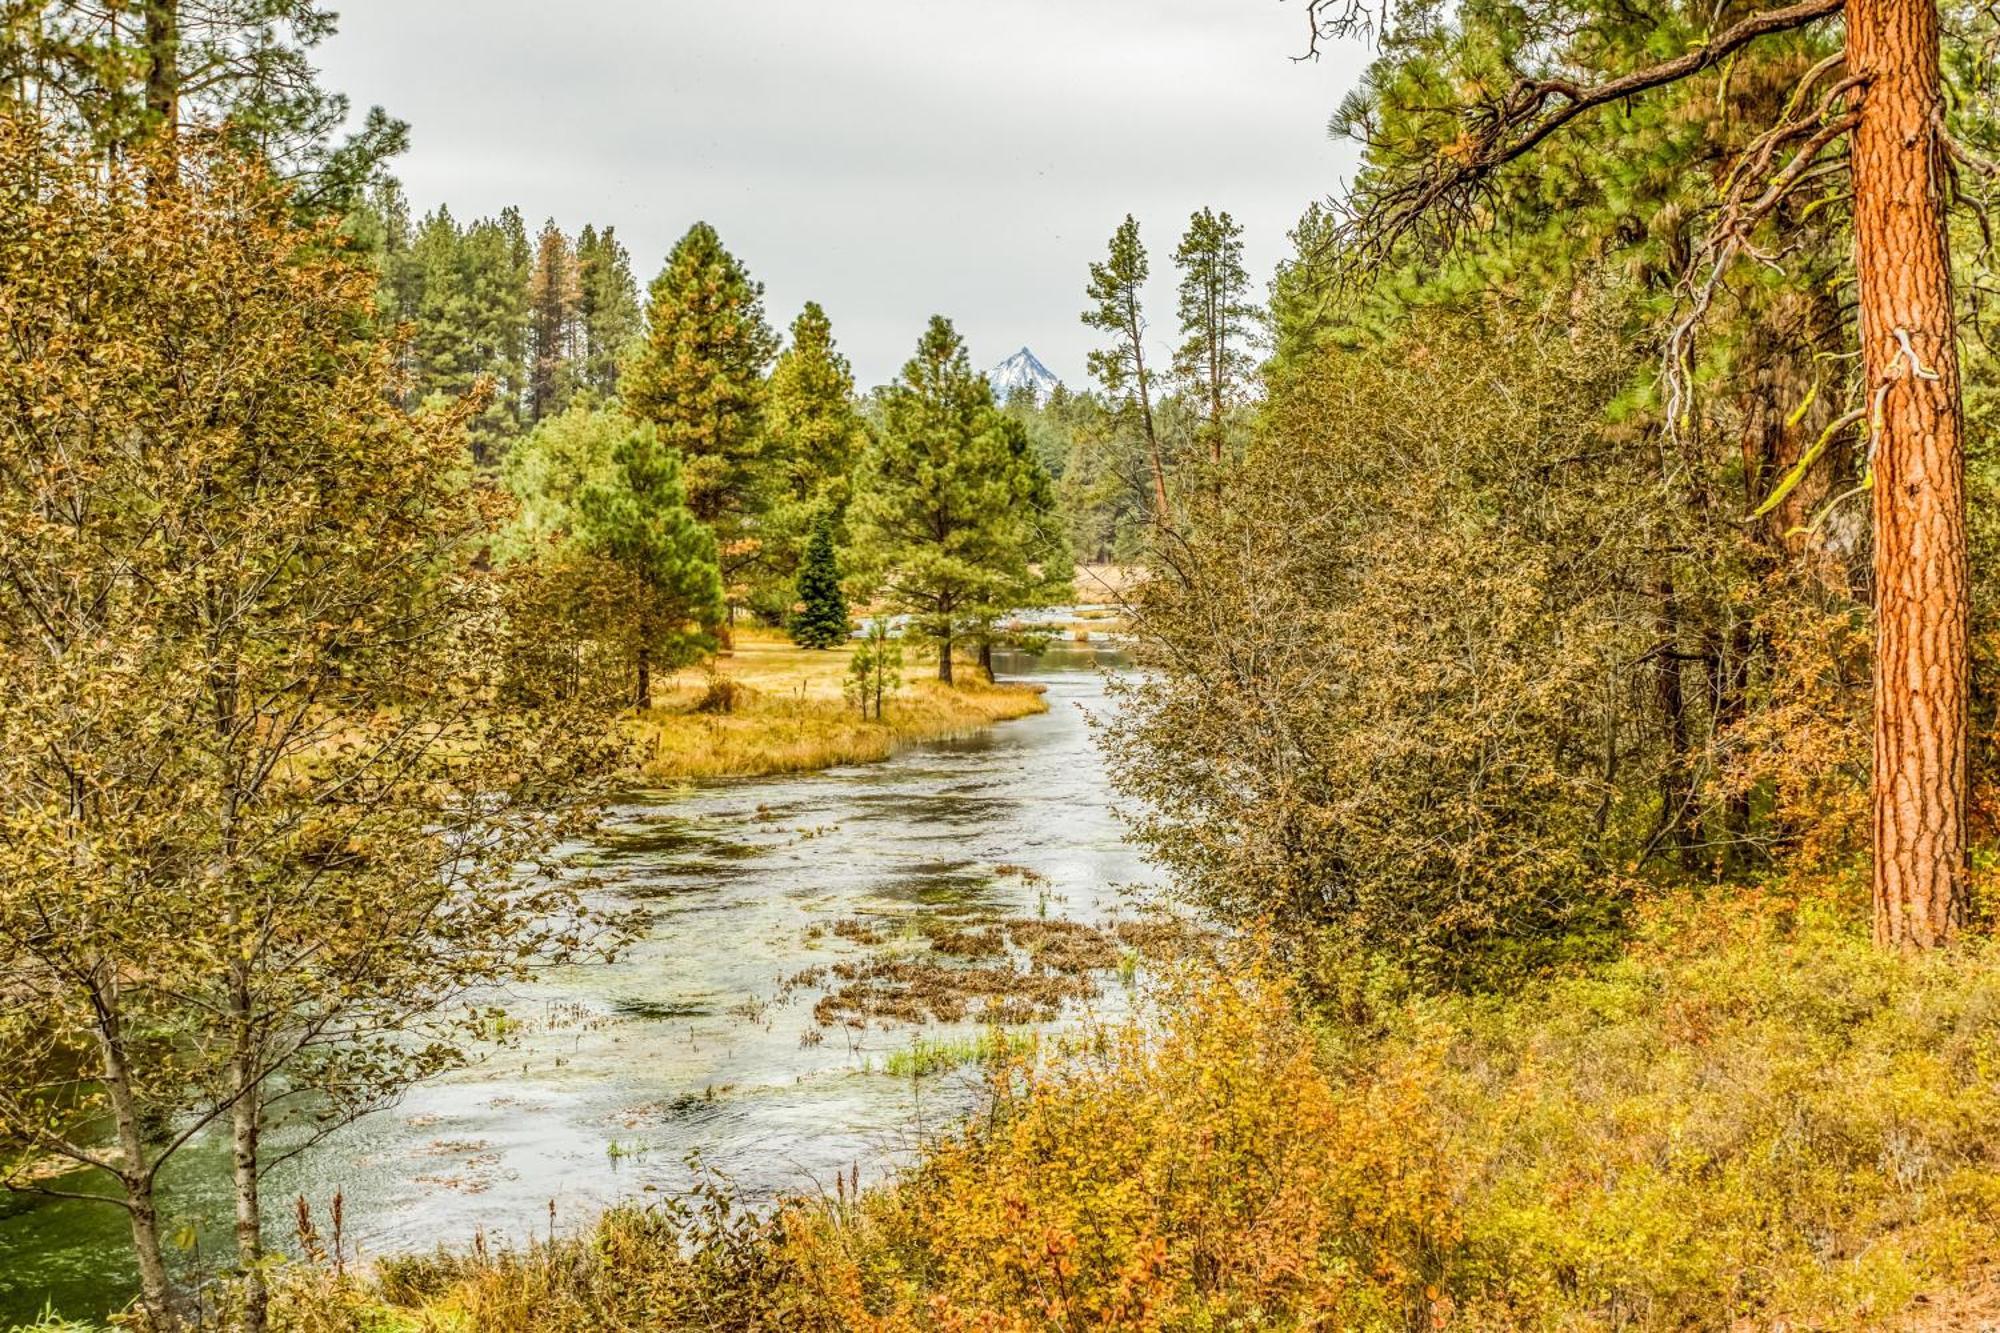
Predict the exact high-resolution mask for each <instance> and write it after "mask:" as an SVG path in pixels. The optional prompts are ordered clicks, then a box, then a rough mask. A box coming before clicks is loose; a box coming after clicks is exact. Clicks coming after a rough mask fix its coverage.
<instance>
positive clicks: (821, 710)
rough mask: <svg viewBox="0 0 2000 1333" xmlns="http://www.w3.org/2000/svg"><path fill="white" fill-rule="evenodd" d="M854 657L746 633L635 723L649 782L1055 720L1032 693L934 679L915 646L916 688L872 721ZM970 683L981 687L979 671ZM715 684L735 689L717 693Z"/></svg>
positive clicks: (863, 753)
mask: <svg viewBox="0 0 2000 1333" xmlns="http://www.w3.org/2000/svg"><path fill="white" fill-rule="evenodd" d="M852 651H853V650H852V649H851V648H849V647H846V646H842V647H839V648H830V649H827V650H825V651H819V652H816V651H813V650H811V649H806V648H799V647H796V646H795V645H793V644H792V643H791V642H789V641H788V640H786V639H784V638H783V637H782V636H779V635H777V634H773V633H770V632H768V631H759V630H743V631H739V632H738V633H737V636H736V646H735V649H734V651H732V652H730V653H728V654H726V655H724V656H722V657H719V658H717V659H716V660H715V662H714V663H713V664H712V666H711V667H709V668H695V669H690V670H688V671H684V672H682V673H680V674H679V675H678V676H675V677H674V678H673V679H672V680H670V681H669V682H668V683H667V687H666V689H665V691H664V697H663V698H662V700H661V703H660V705H659V706H658V707H655V708H654V709H653V710H652V711H651V712H649V713H648V714H646V715H645V717H643V718H642V719H640V720H639V722H638V723H637V724H636V725H637V726H638V728H639V729H640V733H641V734H640V739H641V744H642V749H643V752H644V753H645V755H646V756H647V757H646V759H645V761H644V764H643V767H642V773H643V775H644V776H645V778H646V779H647V780H648V781H651V782H659V783H670V782H679V781H684V780H687V779H692V778H719V777H760V776H764V775H767V774H774V773H805V772H811V771H814V770H817V769H822V768H833V767H836V766H838V765H841V764H865V763H874V762H876V761H878V760H882V759H887V758H888V757H889V756H890V755H892V754H894V753H895V752H896V751H897V750H899V749H901V748H902V747H904V746H906V745H912V744H918V743H921V742H924V741H935V740H943V739H946V738H949V737H953V736H968V735H972V734H973V733H975V732H978V731H981V730H983V729H984V728H986V727H989V726H992V725H993V724H994V723H996V722H1005V721H1009V720H1011V719H1014V718H1020V717H1026V716H1028V715H1030V714H1033V713H1045V712H1047V711H1048V704H1047V703H1046V702H1045V701H1044V700H1043V698H1042V693H1041V691H1040V690H1039V689H1037V688H1035V687H1033V686H1027V685H988V684H987V683H986V682H984V681H980V680H961V682H960V683H959V684H958V685H957V686H955V687H954V686H946V685H942V684H939V683H938V682H937V681H935V680H931V679H926V678H925V677H927V676H928V675H930V674H931V673H932V672H934V671H935V670H936V666H935V662H936V659H935V658H934V657H930V656H929V655H927V654H925V653H923V652H921V651H920V650H917V649H915V647H914V646H912V648H911V649H910V650H909V664H908V666H906V667H905V669H904V670H905V676H906V677H907V678H908V680H907V683H905V684H904V686H903V687H902V688H901V689H900V690H898V691H897V693H896V695H895V696H894V697H893V698H892V699H890V700H889V701H888V704H887V706H886V708H885V709H884V714H885V716H884V718H883V720H881V721H879V722H878V721H874V720H872V719H871V720H868V721H863V720H862V719H861V716H860V714H859V713H858V712H857V711H856V710H855V709H854V708H853V707H852V706H851V705H849V704H848V703H847V702H846V700H845V699H843V698H842V696H841V686H842V684H843V683H844V682H845V681H846V679H847V668H848V662H849V659H850V657H851V655H852ZM711 673H712V674H711ZM960 674H961V675H962V676H976V675H977V668H975V667H971V666H966V667H965V669H964V670H963V671H962V672H961V673H960ZM712 677H719V678H720V679H721V681H723V682H725V683H726V684H728V685H733V686H734V687H735V689H734V690H733V691H728V690H720V691H719V690H716V689H715V688H714V687H715V680H714V679H713V678H712ZM725 693H727V694H731V695H733V698H732V701H731V705H730V708H729V711H726V712H721V711H709V710H713V709H714V707H715V704H714V700H715V698H716V697H717V696H718V695H719V694H725ZM704 700H707V701H708V702H707V706H706V710H705V708H704Z"/></svg>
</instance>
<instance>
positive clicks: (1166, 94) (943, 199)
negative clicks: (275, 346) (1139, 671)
mask: <svg viewBox="0 0 2000 1333" xmlns="http://www.w3.org/2000/svg"><path fill="white" fill-rule="evenodd" d="M1301 3H1302V0H988V2H987V3H974V0H817V2H816V3H815V2H814V0H567V3H564V4H561V5H552V4H550V3H548V0H336V7H337V8H338V9H339V10H340V13H341V31H340V34H339V35H338V36H336V37H335V38H333V39H332V40H331V41H329V42H328V43H327V44H326V45H325V46H323V47H321V48H320V51H319V52H318V56H319V63H320V65H321V66H322V68H323V69H324V70H325V72H326V82H327V84H328V85H329V86H331V87H334V88H337V89H340V90H342V91H344V92H346V93H348V94H349V95H350V96H351V97H352V98H353V99H354V101H355V103H356V105H357V107H366V106H369V105H371V104H380V105H382V106H384V107H386V108H387V109H388V110H389V111H390V112H391V113H392V114H395V115H397V116H400V117H402V118H403V119H405V120H408V121H409V122H410V123H411V125H412V127H413V143H412V148H411V151H410V153H409V154H408V155H407V156H406V157H405V158H403V159H402V160H401V162H400V163H399V165H398V174H399V175H400V176H401V177H402V179H403V181H404V183H405V185H406V186H407V187H408V189H409V192H410V196H411V199H412V202H413V204H414V206H415V207H416V208H417V209H418V210H419V211H422V210H423V209H426V208H428V207H430V206H431V205H433V204H436V203H439V202H442V203H446V204H449V205H450V206H451V208H452V211H453V212H455V213H457V214H458V215H459V216H460V217H470V216H476V215H479V214H484V213H490V212H494V211H497V210H498V209H499V208H501V207H502V206H504V205H506V204H509V203H516V204H519V205H520V206H521V208H522V210H523V212H524V213H526V215H527V217H528V221H529V225H530V226H531V227H535V226H539V225H540V223H541V221H542V220H543V219H544V218H546V217H554V218H555V219H556V220H557V221H558V222H559V223H561V224H562V225H563V226H564V227H565V228H567V229H569V230H572V231H573V230H574V229H575V228H576V227H578V226H579V225H581V224H582V223H584V222H586V221H590V222H596V223H599V224H600V225H601V224H603V223H607V222H608V223H612V224H615V225H616V226H617V228H618V232H619V235H620V236H621V237H622V238H623V239H624V241H625V243H626V245H627V246H628V247H629V248H630V249H631V251H632V255H633V264H634V268H635V269H636V270H637V271H638V274H639V280H640V282H641V283H642V284H643V283H645V282H647V281H648V280H650V279H651V277H652V276H653V274H654V273H655V272H657V271H658V269H659V266H660V261H661V260H662V258H663V257H664V256H665V254H666V251H667V249H668V248H669V247H670V246H671V245H672V243H673V241H674V239H675V238H676V237H678V236H679V235H680V233H681V232H682V231H684V230H685V229H686V227H687V226H688V224H689V223H691V222H693V221H694V220H696V219H697V218H705V219H707V220H708V221H709V222H711V223H713V224H714V225H715V226H716V227H717V228H718V229H719V230H720V231H721V233H722V236H723V239H724V240H725V242H726V243H727V244H728V245H729V246H730V247H731V249H733V250H734V251H735V252H736V253H737V255H738V256H739V257H740V258H742V259H743V260H744V262H745V263H747V264H748V265H749V267H750V270H751V272H752V273H753V274H754V275H755V276H757V277H758V278H759V279H761V280H762V281H763V282H764V283H765V284H766V287H767V289H768V291H767V300H768V305H769V310H770V315H771V318H772V321H773V322H774V323H777V324H779V325H781V326H782V325H783V324H786V323H789V322H790V320H791V318H792V316H793V315H794V314H795V313H796V312H797V310H798V308H799V306H800V305H801V304H802V303H803V302H805V301H806V300H808V299H812V300H818V301H819V302H820V303H821V304H823V305H824V306H826V308H827V311H828V313H829V314H830V315H831V316H832V318H833V321H834V328H835V332H836V335H837V336H838V337H839V338H840V340H841V342H842V345H843V346H844V347H845V348H846V350H847V352H848V354H849V355H850V357H852V359H853V361H854V363H855V369H856V371H857V373H858V375H859V376H860V378H861V380H862V383H863V384H870V383H875V382H879V381H881V380H884V379H886V378H888V377H889V376H891V375H893V374H894V373H895V370H896V369H897V367H898V366H899V365H900V364H901V363H902V361H903V360H904V359H905V358H906V357H907V356H908V354H909V350H910V348H911V347H912V346H913V344H914V343H915V341H916V337H917V334H918V332H919V331H920V330H921V328H922V326H923V323H924V321H925V320H926V319H927V318H928V317H929V316H930V315H931V314H932V313H943V314H946V315H949V316H951V317H952V318H953V319H954V320H955V321H956V322H957V323H958V326H959V329H960V331H961V332H962V333H964V334H965V336H966V338H967V340H968V342H969V343H970V344H971V347H972V352H973V356H974V358H975V361H976V362H977V363H978V364H979V365H980V366H981V367H982V368H984V367H985V366H988V365H991V364H992V363H994V362H997V361H998V360H999V359H1000V358H1002V357H1003V356H1005V355H1007V354H1008V353H1010V352H1012V351H1013V350H1014V349H1015V348H1017V347H1019V346H1020V345H1022V344H1023V343H1026V344H1028V345H1030V346H1032V347H1033V348H1034V349H1035V351H1036V352H1037V353H1038V354H1039V355H1040V356H1041V357H1042V359H1043V360H1045V361H1046V362H1048V364H1049V365H1050V366H1051V368H1053V369H1054V370H1055V371H1056V373H1057V374H1059V375H1061V376H1063V377H1064V378H1065V379H1067V380H1069V381H1071V382H1072V383H1078V382H1080V381H1081V380H1082V379H1083V367H1084V354H1085V352H1086V351H1087V350H1088V348H1089V347H1090V346H1091V345H1092V342H1091V339H1092V335H1091V333H1090V331H1089V330H1087V329H1085V328H1084V327H1083V326H1082V325H1081V324H1080V323H1079V322H1078V319H1077V314H1078V312H1079V310H1080V309H1081V306H1082V291H1083V285H1084V282H1085V278H1086V266H1087V265H1088V263H1089V262H1090V261H1091V260H1092V259H1095V258H1098V257H1100V256H1101V254H1102V252H1103V248H1104V245H1105V242H1106V240H1107V238H1108V237H1109V235H1110V233H1111V230H1112V229H1113V227H1115V226H1116V225H1117V223H1118V221H1119V219H1120V218H1122V217H1123V216H1124V214H1125V213H1127V212H1131V213H1133V214H1134V215H1136V216H1137V217H1138V219H1139V222H1140V226H1141V228H1142V231H1143V233H1144V235H1145V237H1146V239H1147V241H1148V244H1149V247H1150V249H1151V250H1152V252H1153V259H1154V276H1155V282H1154V286H1155V288H1156V292H1155V294H1154V297H1153V306H1154V310H1153V324H1154V331H1153V341H1155V342H1156V343H1158V344H1159V345H1160V346H1161V347H1162V348H1164V347H1165V346H1166V345H1167V344H1168V342H1169V341H1170V339H1171V336H1172V330H1171V327H1170V325H1171V323H1172V316H1173V311H1172V290H1171V268H1172V265H1171V262H1170V261H1171V255H1172V251H1173V247H1174V244H1175V241H1176V240H1177V239H1178V237H1179V234H1180V231H1181V229H1182V227H1183V226H1184V225H1185V223H1186V220H1187V215H1188V214H1189V212H1191V211H1192V210H1194V209H1195V208H1198V207H1201V206H1203V205H1212V206H1214V207H1216V208H1218V209H1222V208H1226V209H1228V210H1229V211H1231V212H1232V213H1234V214H1235V215H1236V216H1237V218H1238V219H1239V220H1241V221H1242V222H1243V223H1244V225H1245V227H1246V228H1247V230H1248V236H1247V238H1246V240H1247V251H1248V257H1249V260H1250V263H1251V266H1252V272H1253V273H1254V274H1255V275H1256V276H1257V278H1258V280H1259V281H1260V283H1261V281H1262V280H1263V279H1264V278H1266V277H1268V275H1269V272H1270V270H1271V267H1272V265H1273V264H1274V263H1275V262H1276V261H1277V260H1278V258H1279V257H1280V256H1281V255H1282V254H1283V253H1284V252H1285V249H1286V239H1285V233H1286V231H1287V230H1288V229H1289V228H1290V227H1291V225H1292V224H1293V223H1294V222H1295V221H1296V220H1297V218H1298V216H1299V214H1300V213H1301V212H1302V211H1303V209H1304V208H1305V206H1306V205H1307V204H1308V203H1309V202H1310V201H1311V200H1313V199H1314V198H1317V197H1319V196H1322V195H1325V194H1327V193H1329V192H1333V191H1336V190H1338V189H1339V188H1340V187H1341V185H1342V183H1343V181H1344V180H1345V179H1346V177H1347V176H1348V174H1349V173H1351V171H1352V169H1353V162H1354V158H1353V153H1352V151H1351V149H1350V148H1349V147H1348V146H1347V145H1344V144H1336V143H1333V142H1331V141H1329V139H1328V138H1327V136H1326V132H1325V125H1326V119H1327V116H1328V114H1329V113H1330V112H1331V111H1332V110H1333V108H1334V106H1335V105H1336V104H1337V103H1338V101H1339V99H1340V98H1341V96H1342V95H1343V94H1344V93H1345V92H1346V90H1347V89H1348V88H1350V87H1351V86H1352V85H1353V82H1354V80H1355V77H1356V75H1357V73H1358V71H1359V69H1360V68H1361V66H1362V63H1363V61H1364V60H1365V55H1366V53H1365V52H1363V51H1361V50H1360V49H1358V48H1348V49H1344V50H1337V51H1335V52H1333V53H1331V54H1330V55H1329V56H1327V57H1325V58H1322V59H1321V60H1320V61H1319V62H1318V63H1316V64H1304V63H1295V62H1294V61H1293V60H1291V58H1290V57H1291V56H1293V55H1294V54H1296V53H1297V52H1298V51H1299V50H1300V48H1301V47H1302V45H1303V36H1304V33H1303V26H1302V25H1303V21H1304V20H1303V17H1302V15H1301V13H1300V6H1301Z"/></svg>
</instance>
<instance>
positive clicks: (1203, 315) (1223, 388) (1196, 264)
mask: <svg viewBox="0 0 2000 1333" xmlns="http://www.w3.org/2000/svg"><path fill="white" fill-rule="evenodd" d="M1174 263H1175V265H1176V266H1177V267H1178V268H1179V269H1180V272H1181V285H1180V322H1181V339H1182V341H1181V345H1180V347H1179V348H1178V349H1177V350H1176V351H1175V353H1174V374H1175V375H1176V376H1177V377H1178V378H1179V379H1180V381H1181V383H1182V384H1183V385H1185V386H1186V387H1187V389H1188V391H1189V392H1190V393H1192V394H1193V395H1194V396H1195V397H1196V399H1198V400H1199V402H1200V403H1201V405H1202V410H1203V412H1204V414H1205V416H1206V424H1205V425H1204V427H1203V431H1202V433H1203V434H1204V435H1206V436H1207V439H1208V449H1209V458H1210V460H1211V461H1213V462H1218V463H1219V462H1221V461H1222V447H1223V439H1224V432H1225V423H1226V419H1227V417H1228V414H1229V411H1230V409H1231V408H1233V407H1235V406H1236V405H1237V404H1239V403H1240V402H1241V401H1242V400H1243V395H1244V391H1245V386H1246V382H1247V381H1248V379H1249V377H1250V374H1251V372H1252V371H1253V369H1254V368H1255V362H1254V361H1253V360H1252V359H1251V356H1250V353H1249V351H1248V350H1247V349H1248V344H1249V342H1250V339H1251V335H1252V332H1253V329H1254V325H1255V321H1256V319H1257V307H1256V306H1254V305H1252V304H1251V303H1250V300H1249V292H1250V274H1249V272H1248V271H1247V270H1246V269H1245V268H1244V267H1243V228H1242V227H1241V226H1240V225H1239V224H1238V223H1237V222H1236V220H1235V219H1234V218H1232V217H1230V216H1229V214H1227V213H1222V214H1217V213H1216V212H1215V211H1214V210H1213V209H1209V208H1204V209H1202V210H1201V211H1200V212H1199V213H1196V214H1195V215H1194V216H1193V217H1191V218H1190V219H1189V220H1188V229H1187V233H1186V235H1184V236H1182V237H1181V244H1180V248H1179V249H1178V250H1176V251H1175V252H1174Z"/></svg>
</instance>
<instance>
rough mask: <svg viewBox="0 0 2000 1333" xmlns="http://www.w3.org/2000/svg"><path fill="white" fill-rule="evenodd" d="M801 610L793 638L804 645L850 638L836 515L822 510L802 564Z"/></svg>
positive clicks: (795, 618)
mask: <svg viewBox="0 0 2000 1333" xmlns="http://www.w3.org/2000/svg"><path fill="white" fill-rule="evenodd" d="M798 600H799V610H798V613H797V614H796V615H794V616H793V617H792V625H791V631H792V642H794V643H796V644H798V645H799V646H800V647H801V648H831V647H833V646H834V645H835V644H837V643H841V642H844V641H845V640H846V638H847V598H846V597H844V596H842V595H841V591H840V568H839V566H838V564H837V563H836V562H835V560H834V556H833V516H832V515H831V514H830V513H824V512H822V513H821V514H820V516H819V521H818V522H816V523H814V524H813V530H812V540H811V541H810V542H808V543H807V544H806V554H805V560H804V563H802V564H801V565H800V566H799V577H798Z"/></svg>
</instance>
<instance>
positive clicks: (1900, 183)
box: [1846, 0, 1970, 949]
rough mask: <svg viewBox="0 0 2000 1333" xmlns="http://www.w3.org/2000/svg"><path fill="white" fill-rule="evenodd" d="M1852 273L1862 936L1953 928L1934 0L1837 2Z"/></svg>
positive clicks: (1960, 476) (1944, 293) (1955, 485)
mask: <svg viewBox="0 0 2000 1333" xmlns="http://www.w3.org/2000/svg"><path fill="white" fill-rule="evenodd" d="M1846 17H1847V64H1848V68H1849V70H1850V71H1851V72H1852V73H1855V74H1858V75H1861V76H1863V77H1865V78H1866V79H1867V81H1868V82H1867V87H1866V90H1865V92H1864V93H1863V96H1862V105H1861V115H1860V121H1859V124H1858V126H1857V127H1856V129H1855V131H1854V144H1853V176H1854V264H1855V278H1856V284H1857V287H1858V289H1859V294H1860V324H1861V347H1862V354H1863V366H1864V368H1865V371H1866V386H1867V393H1868V402H1867V405H1866V406H1867V409H1868V420H1869V425H1870V432H1871V441H1872V444H1871V450H1872V453H1873V459H1872V463H1873V468H1874V511H1875V625H1876V629H1875V645H1876V647H1875V654H1876V655H1875V755H1874V775H1873V776H1874V789H1873V825H1874V830H1873V831H1874V847H1875V866H1874V898H1875V937H1876V940H1877V941H1878V942H1879V943H1881V944H1883V945H1886V946H1892V947H1896V948H1901V949H1915V948H1930V947H1933V946H1936V945H1940V944H1944V943H1946V942H1948V941H1949V940H1950V939H1951V938H1952V936H1953V934H1954V933H1955V932H1956V930H1957V928H1958V926H1959V924H1960V922H1961V921H1962V920H1963V919H1964V911H1965V907H1964V904H1965V892H1966V709H1967V695H1968V692H1969V681H1970V658H1969V650H1968V637H1967V636H1968V629H1967V618H1968V597H1967V582H1968V577H1969V572H1968V569H1967V563H1966V531H1965V449H1964V438H1963V430H1964V422H1963V416H1962V406H1961V402H1960V397H1959V377H1958V352H1957V346H1956V342H1955V337H1954V330H1953V318H1952V315H1953V312H1952V293H1951V263H1950V249H1949V242H1948V240H1947V237H1946V233H1945V211H1944V209H1945V200H1944V173H1945V159H1944V149H1943V144H1942V141H1941V131H1942V124H1943V120H1942V117H1943V103H1942V95H1941V91H1940V87H1941V84H1940V77H1939V67H1938V66H1939V24H1938V10H1937V5H1936V0H1848V3H1847V9H1846Z"/></svg>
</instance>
